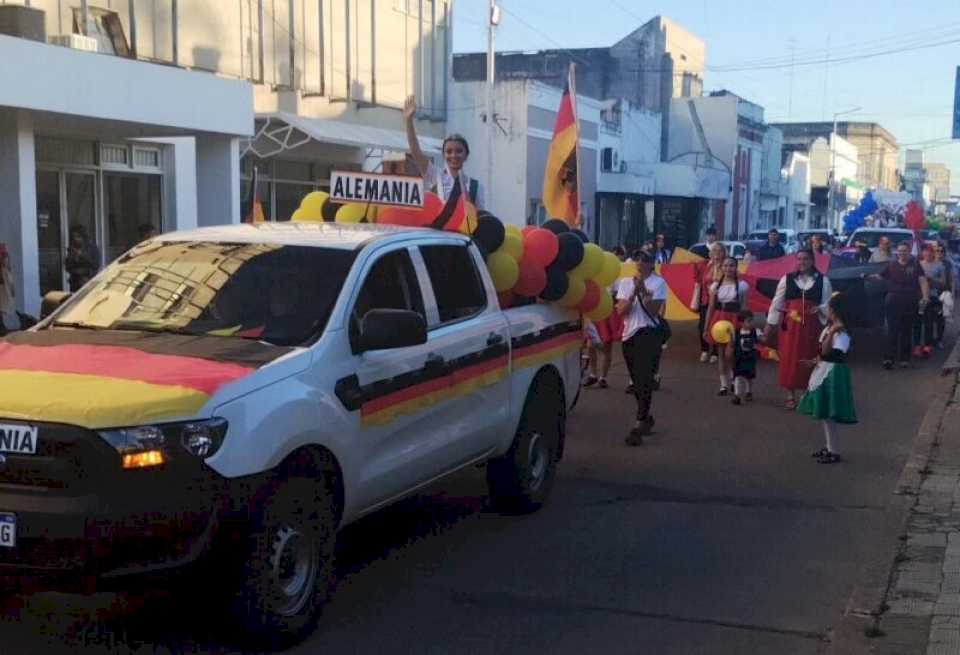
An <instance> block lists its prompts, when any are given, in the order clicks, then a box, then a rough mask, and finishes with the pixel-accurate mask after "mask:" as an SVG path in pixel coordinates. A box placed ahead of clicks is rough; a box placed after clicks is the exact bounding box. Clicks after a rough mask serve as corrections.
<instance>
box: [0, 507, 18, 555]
mask: <svg viewBox="0 0 960 655" xmlns="http://www.w3.org/2000/svg"><path fill="white" fill-rule="evenodd" d="M16 545H17V516H16V515H15V514H0V548H13V547H14V546H16Z"/></svg>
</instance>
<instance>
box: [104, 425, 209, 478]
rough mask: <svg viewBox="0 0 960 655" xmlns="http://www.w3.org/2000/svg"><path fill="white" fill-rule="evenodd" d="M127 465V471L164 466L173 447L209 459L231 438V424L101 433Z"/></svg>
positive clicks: (148, 427)
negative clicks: (229, 436) (178, 445)
mask: <svg viewBox="0 0 960 655" xmlns="http://www.w3.org/2000/svg"><path fill="white" fill-rule="evenodd" d="M99 434H100V436H101V437H102V438H103V439H104V441H106V442H107V443H108V444H110V445H111V446H112V447H113V448H114V449H115V450H116V451H117V453H119V454H120V456H121V457H122V461H123V468H125V469H138V468H151V467H154V466H161V465H162V464H164V463H166V461H167V460H168V459H169V457H170V455H169V450H168V448H169V447H170V446H171V444H175V443H179V444H180V446H181V447H182V448H183V449H184V450H186V451H187V452H188V453H190V454H191V455H193V456H194V457H199V458H207V457H210V456H211V455H213V454H214V453H216V452H217V450H218V449H219V448H220V446H221V445H222V444H223V438H224V436H225V435H226V434H227V421H226V419H222V418H211V419H207V420H203V421H187V422H184V423H162V424H159V425H140V426H136V427H129V428H117V429H114V430H100V432H99Z"/></svg>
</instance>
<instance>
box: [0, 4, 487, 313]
mask: <svg viewBox="0 0 960 655" xmlns="http://www.w3.org/2000/svg"><path fill="white" fill-rule="evenodd" d="M99 5H101V6H94V5H93V4H88V3H86V2H82V3H81V2H77V1H70V2H68V1H67V0H29V1H27V0H23V1H22V2H16V1H14V0H8V1H7V2H5V3H4V4H2V5H0V12H5V14H4V16H3V20H0V25H10V26H19V27H11V28H4V29H8V30H11V31H14V32H16V34H15V36H0V60H2V61H4V62H6V63H7V65H5V66H3V67H2V68H0V83H2V88H0V107H2V109H0V144H2V145H0V167H2V170H3V172H4V173H5V174H4V175H2V176H0V200H2V201H3V206H4V207H5V208H6V209H7V211H8V213H9V214H10V215H12V216H13V217H14V220H13V221H9V220H6V219H4V220H3V221H0V241H2V242H6V243H7V244H8V246H9V247H10V250H11V252H12V255H13V262H14V273H15V278H16V280H17V285H18V286H17V297H18V302H19V303H20V304H21V306H22V308H23V309H26V310H27V311H28V312H30V313H36V312H37V310H38V306H39V300H40V296H41V293H43V292H45V291H48V290H50V289H55V288H64V286H65V284H66V281H67V280H66V277H67V276H66V272H65V271H64V268H63V258H64V248H65V247H66V244H67V236H68V232H69V228H70V226H72V225H75V224H77V225H82V226H83V227H84V228H85V229H86V231H87V232H88V233H89V234H90V236H91V240H92V241H93V244H94V246H95V247H96V250H97V251H98V259H99V261H98V264H100V265H103V264H105V263H107V262H108V261H110V260H111V259H112V258H113V257H115V256H117V255H118V254H119V253H120V252H122V251H123V250H124V249H125V248H127V247H129V246H130V245H131V244H132V243H135V242H136V241H137V237H138V235H139V231H140V228H141V226H145V225H150V226H152V227H153V228H156V229H159V230H162V231H168V230H172V229H177V228H181V227H189V226H190V225H194V224H197V223H200V224H205V223H221V222H238V221H240V220H241V217H243V216H245V215H246V214H247V213H248V211H249V207H248V203H247V199H248V197H249V195H250V194H249V187H250V179H251V177H252V175H251V174H252V171H253V168H254V166H256V167H257V171H258V180H259V184H258V187H259V197H260V200H261V202H262V204H263V208H264V210H265V214H266V215H267V217H268V219H272V220H287V219H288V218H289V216H290V214H291V213H292V211H293V209H295V208H296V206H297V205H298V204H299V201H300V199H301V198H302V197H303V195H305V194H306V193H308V192H309V191H312V190H315V189H325V188H327V187H328V185H329V174H330V171H331V170H332V169H335V168H347V169H361V168H362V169H366V170H376V169H378V168H380V167H381V166H382V165H383V162H384V161H385V160H387V159H397V158H399V159H401V163H400V164H399V166H397V168H399V169H401V170H402V169H403V168H404V165H403V163H402V159H403V154H402V153H404V152H405V151H406V150H407V143H406V138H405V135H404V133H403V124H402V118H401V113H400V111H399V109H400V107H401V106H402V104H403V101H404V99H405V98H406V96H407V95H411V94H412V95H415V96H416V97H417V98H418V105H419V108H420V116H419V120H418V122H417V129H418V133H419V134H420V135H421V144H422V146H423V147H424V150H426V151H427V152H428V153H432V154H436V153H438V152H439V147H440V138H441V137H442V135H443V134H444V131H445V129H444V123H445V117H446V115H447V112H448V109H450V110H451V111H452V112H454V111H457V110H458V109H461V108H462V106H461V107H459V108H454V107H450V106H449V103H448V100H449V88H448V85H447V79H448V78H449V55H450V44H451V38H450V20H451V6H452V0H416V1H414V0H390V1H387V0H382V1H378V2H369V3H365V2H358V1H356V0H351V1H349V2H336V1H335V0H316V1H315V2H314V1H312V0H309V1H308V0H286V1H283V0H271V1H270V2H266V1H263V0H236V1H234V2H229V3H228V2H223V1H222V0H190V1H189V2H176V1H174V0H151V1H149V2H148V1H146V0H143V1H139V0H138V1H136V2H134V1H132V0H128V1H126V2H125V1H122V0H103V2H102V3H99ZM84 8H86V13H84ZM13 13H16V15H15V16H14V15H12V14H13ZM17 37H19V38H17ZM31 39H32V40H31ZM46 40H53V41H57V42H60V43H66V44H69V45H72V46H74V48H84V49H91V48H92V49H95V50H98V53H91V52H81V51H79V50H77V49H69V48H64V47H58V46H54V45H47V44H45V43H44V41H46ZM12 62H17V64H16V65H10V64H11V63H12ZM188 69H189V70H188ZM468 104H469V105H474V104H476V101H475V100H473V99H471V101H470V102H469V103H468ZM398 153H399V157H397V156H396V155H397V154H398ZM408 172H414V171H409V170H408Z"/></svg>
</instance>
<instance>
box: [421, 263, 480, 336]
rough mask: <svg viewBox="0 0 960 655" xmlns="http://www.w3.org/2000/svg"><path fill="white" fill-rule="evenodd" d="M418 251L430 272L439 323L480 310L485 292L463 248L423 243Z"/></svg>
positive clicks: (470, 314)
mask: <svg viewBox="0 0 960 655" xmlns="http://www.w3.org/2000/svg"><path fill="white" fill-rule="evenodd" d="M420 252H421V253H423V260H424V263H426V265H427V273H428V274H429V275H430V283H431V285H432V286H433V294H434V296H436V299H437V311H438V312H439V314H440V322H441V323H447V322H448V321H456V320H459V319H462V318H466V317H468V316H473V315H474V314H478V313H479V312H481V311H483V309H484V308H485V307H486V306H487V294H486V291H485V290H484V288H483V283H482V282H481V281H480V274H479V273H478V272H477V267H476V266H475V265H474V262H473V257H471V256H470V251H469V250H468V249H467V248H466V247H464V246H423V247H421V248H420Z"/></svg>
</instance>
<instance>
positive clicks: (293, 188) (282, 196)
mask: <svg viewBox="0 0 960 655" xmlns="http://www.w3.org/2000/svg"><path fill="white" fill-rule="evenodd" d="M273 186H274V189H275V190H276V194H277V219H276V220H278V221H289V220H290V217H291V216H292V215H293V212H295V211H296V210H297V208H298V207H299V206H300V201H301V200H303V197H304V196H305V195H307V194H308V193H310V192H311V191H313V190H314V188H315V187H314V186H313V185H308V184H285V183H283V182H276V183H274V185H273Z"/></svg>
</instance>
